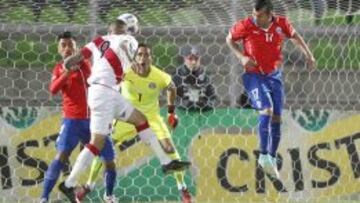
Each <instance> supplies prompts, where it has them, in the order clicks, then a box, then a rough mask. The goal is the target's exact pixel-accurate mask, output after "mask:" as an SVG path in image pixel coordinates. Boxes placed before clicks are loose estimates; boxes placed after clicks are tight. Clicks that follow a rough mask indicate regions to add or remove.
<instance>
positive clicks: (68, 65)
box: [64, 51, 85, 70]
mask: <svg viewBox="0 0 360 203" xmlns="http://www.w3.org/2000/svg"><path fill="white" fill-rule="evenodd" d="M84 59H85V57H84V56H83V54H82V52H81V51H77V52H76V53H75V54H74V55H72V56H69V57H68V58H66V59H65V60H64V67H65V69H66V70H75V69H77V68H78V67H77V66H76V65H77V64H78V63H80V61H82V60H84Z"/></svg>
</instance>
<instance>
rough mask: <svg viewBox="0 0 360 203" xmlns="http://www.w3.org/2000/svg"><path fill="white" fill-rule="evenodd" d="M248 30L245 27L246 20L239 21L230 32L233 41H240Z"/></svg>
mask: <svg viewBox="0 0 360 203" xmlns="http://www.w3.org/2000/svg"><path fill="white" fill-rule="evenodd" d="M246 33H247V30H246V27H245V23H244V21H239V22H237V23H236V24H235V25H234V26H232V28H231V29H230V34H231V37H232V40H233V41H238V40H240V39H243V38H244V37H245V36H246Z"/></svg>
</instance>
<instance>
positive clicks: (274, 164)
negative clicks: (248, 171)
mask: <svg viewBox="0 0 360 203" xmlns="http://www.w3.org/2000/svg"><path fill="white" fill-rule="evenodd" d="M268 156H269V159H270V161H271V165H272V168H273V172H274V174H275V176H273V177H276V178H277V179H279V178H280V174H279V171H278V168H277V162H276V157H272V156H271V155H268Z"/></svg>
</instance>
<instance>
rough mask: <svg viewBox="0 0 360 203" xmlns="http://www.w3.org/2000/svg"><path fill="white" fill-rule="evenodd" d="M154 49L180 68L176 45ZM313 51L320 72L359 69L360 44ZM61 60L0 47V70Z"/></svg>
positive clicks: (23, 44)
mask: <svg viewBox="0 0 360 203" xmlns="http://www.w3.org/2000/svg"><path fill="white" fill-rule="evenodd" d="M146 43H148V44H150V45H151V47H152V49H153V58H154V64H156V65H158V66H159V67H161V68H168V67H169V66H175V67H176V66H177V65H179V64H177V57H178V47H177V46H176V45H175V44H174V42H168V41H165V40H161V39H160V38H159V37H155V36H153V37H150V38H147V39H146ZM309 44H310V47H311V49H312V51H313V53H314V56H315V58H316V60H317V68H318V69H327V70H333V69H360V67H359V64H360V40H359V39H356V38H351V39H350V40H349V41H345V42H338V41H333V40H328V39H318V38H313V39H311V40H309ZM59 59H60V57H59V55H58V54H57V43H56V42H50V43H49V45H48V46H47V44H46V43H39V42H38V41H35V40H26V39H23V40H21V41H17V42H15V43H14V42H13V41H10V40H4V41H2V42H1V43H0V66H1V67H17V68H28V67H39V66H40V67H43V66H46V67H48V68H52V67H53V65H54V64H55V63H56V62H57V61H58V60H59Z"/></svg>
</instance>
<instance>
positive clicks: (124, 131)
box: [112, 114, 171, 144]
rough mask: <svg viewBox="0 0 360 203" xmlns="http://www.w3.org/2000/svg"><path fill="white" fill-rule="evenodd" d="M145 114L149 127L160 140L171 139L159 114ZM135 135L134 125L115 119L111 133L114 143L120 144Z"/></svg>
mask: <svg viewBox="0 0 360 203" xmlns="http://www.w3.org/2000/svg"><path fill="white" fill-rule="evenodd" d="M145 116H146V118H147V119H148V122H149V125H150V128H151V129H152V130H153V131H154V133H155V134H156V137H157V139H158V140H162V139H165V138H169V139H171V135H170V132H169V130H168V127H167V126H166V124H165V122H164V120H163V118H162V117H161V116H160V114H155V115H146V114H145ZM136 135H137V132H136V129H135V126H134V125H132V124H129V123H125V122H122V121H116V122H115V123H114V131H113V134H112V139H113V140H114V142H115V143H116V144H121V143H123V142H124V141H126V140H130V139H132V138H134V137H135V136H136Z"/></svg>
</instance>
